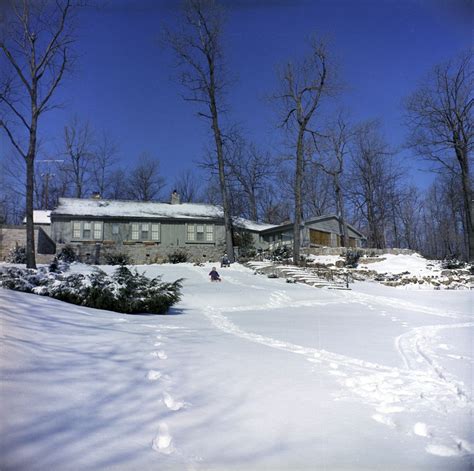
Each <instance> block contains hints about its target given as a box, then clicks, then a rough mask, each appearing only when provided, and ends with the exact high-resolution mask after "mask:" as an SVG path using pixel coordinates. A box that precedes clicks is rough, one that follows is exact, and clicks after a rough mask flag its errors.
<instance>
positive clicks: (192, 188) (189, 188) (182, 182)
mask: <svg viewBox="0 0 474 471" xmlns="http://www.w3.org/2000/svg"><path fill="white" fill-rule="evenodd" d="M173 188H174V189H175V190H176V191H177V192H178V194H179V196H180V199H181V201H182V202H183V203H196V202H198V201H200V200H201V195H200V188H201V185H200V184H199V181H198V179H197V177H196V174H195V173H194V172H192V171H191V170H189V169H188V170H183V171H182V172H181V173H180V174H179V175H178V176H177V178H176V179H175V181H174V184H173Z"/></svg>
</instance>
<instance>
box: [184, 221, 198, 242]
mask: <svg viewBox="0 0 474 471" xmlns="http://www.w3.org/2000/svg"><path fill="white" fill-rule="evenodd" d="M194 229H195V226H194V224H188V230H187V238H186V239H187V240H188V241H190V242H193V241H195V240H196V238H195V234H194Z"/></svg>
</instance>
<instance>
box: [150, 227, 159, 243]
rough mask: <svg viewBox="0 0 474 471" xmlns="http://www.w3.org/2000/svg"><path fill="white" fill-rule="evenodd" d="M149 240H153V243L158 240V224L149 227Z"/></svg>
mask: <svg viewBox="0 0 474 471" xmlns="http://www.w3.org/2000/svg"><path fill="white" fill-rule="evenodd" d="M151 240H154V241H158V240H160V225H159V224H152V225H151Z"/></svg>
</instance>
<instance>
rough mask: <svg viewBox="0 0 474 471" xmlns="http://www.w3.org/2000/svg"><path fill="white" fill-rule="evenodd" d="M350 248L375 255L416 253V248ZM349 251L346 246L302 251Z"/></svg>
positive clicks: (340, 252)
mask: <svg viewBox="0 0 474 471" xmlns="http://www.w3.org/2000/svg"><path fill="white" fill-rule="evenodd" d="M350 250H357V251H358V252H359V251H360V252H362V253H363V255H367V256H369V257H370V256H373V255H383V254H392V255H412V254H414V253H415V251H414V250H410V249H397V248H392V249H368V248H360V247H357V248H356V249H354V248H350ZM346 252H347V248H346V247H310V248H303V249H301V253H302V254H305V255H310V254H311V255H342V254H345V253H346Z"/></svg>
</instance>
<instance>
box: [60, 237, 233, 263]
mask: <svg viewBox="0 0 474 471" xmlns="http://www.w3.org/2000/svg"><path fill="white" fill-rule="evenodd" d="M65 245H69V246H71V247H72V248H73V249H74V251H75V252H76V254H77V256H78V258H79V260H80V261H81V262H83V263H90V264H95V265H104V264H106V263H107V255H109V254H110V255H118V254H123V255H126V256H128V257H129V259H130V261H131V263H132V264H149V263H162V262H167V261H168V255H171V254H172V253H174V252H176V251H179V252H185V253H187V254H188V261H190V262H204V261H218V260H220V259H221V258H222V254H223V253H224V252H225V249H224V247H223V246H221V245H209V244H207V245H201V246H200V245H199V244H193V245H192V246H190V247H189V248H182V247H169V246H168V247H162V246H161V245H160V244H157V243H154V242H150V243H141V242H140V243H125V244H115V243H107V242H103V243H95V242H91V243H87V242H81V243H77V244H75V243H69V244H57V250H58V252H59V251H61V249H62V248H63V247H64V246H65Z"/></svg>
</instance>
